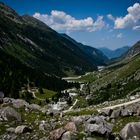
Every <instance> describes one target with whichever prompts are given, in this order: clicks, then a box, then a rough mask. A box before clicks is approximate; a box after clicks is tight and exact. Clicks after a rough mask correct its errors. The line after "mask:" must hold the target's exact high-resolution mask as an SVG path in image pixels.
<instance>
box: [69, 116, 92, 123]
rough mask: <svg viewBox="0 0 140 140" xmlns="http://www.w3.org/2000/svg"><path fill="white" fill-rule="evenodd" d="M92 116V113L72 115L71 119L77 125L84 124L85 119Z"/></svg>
mask: <svg viewBox="0 0 140 140" xmlns="http://www.w3.org/2000/svg"><path fill="white" fill-rule="evenodd" d="M90 117H91V115H83V116H75V117H72V119H71V120H72V121H73V122H74V123H75V124H76V125H80V124H83V123H84V122H85V121H87V120H88V119H89V118H90Z"/></svg>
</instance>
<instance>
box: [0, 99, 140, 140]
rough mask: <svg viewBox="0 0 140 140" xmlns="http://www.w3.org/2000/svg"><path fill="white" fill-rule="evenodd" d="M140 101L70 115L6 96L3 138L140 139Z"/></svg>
mask: <svg viewBox="0 0 140 140" xmlns="http://www.w3.org/2000/svg"><path fill="white" fill-rule="evenodd" d="M139 115H140V104H139V103H137V104H134V105H131V106H127V107H121V108H118V109H114V110H112V109H107V110H101V111H100V112H98V113H97V112H95V113H93V114H87V115H78V116H73V115H68V114H63V113H62V112H58V111H53V110H50V109H49V108H48V107H47V106H44V107H40V106H39V105H37V104H29V103H27V102H26V101H24V100H21V99H12V98H3V99H2V100H1V105H0V139H1V140H23V139H24V140H98V139H99V140H102V139H109V140H121V139H122V140H129V139H131V140H139V139H140V117H139Z"/></svg>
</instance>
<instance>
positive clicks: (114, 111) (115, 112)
mask: <svg viewBox="0 0 140 140" xmlns="http://www.w3.org/2000/svg"><path fill="white" fill-rule="evenodd" d="M120 116H121V109H117V110H113V112H112V114H111V116H110V118H111V119H116V118H118V117H120Z"/></svg>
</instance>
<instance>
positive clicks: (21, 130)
mask: <svg viewBox="0 0 140 140" xmlns="http://www.w3.org/2000/svg"><path fill="white" fill-rule="evenodd" d="M27 132H31V129H30V128H29V127H28V126H26V125H21V126H17V127H16V129H15V133H16V134H22V133H27Z"/></svg>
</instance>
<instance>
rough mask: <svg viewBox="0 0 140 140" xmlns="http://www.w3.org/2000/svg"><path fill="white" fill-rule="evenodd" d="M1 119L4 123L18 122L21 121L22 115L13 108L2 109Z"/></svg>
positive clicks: (0, 112)
mask: <svg viewBox="0 0 140 140" xmlns="http://www.w3.org/2000/svg"><path fill="white" fill-rule="evenodd" d="M0 118H1V120H3V121H10V120H17V121H21V115H20V114H19V113H18V112H17V111H16V110H15V109H13V108H12V107H4V108H2V109H0Z"/></svg>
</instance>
